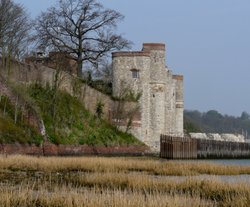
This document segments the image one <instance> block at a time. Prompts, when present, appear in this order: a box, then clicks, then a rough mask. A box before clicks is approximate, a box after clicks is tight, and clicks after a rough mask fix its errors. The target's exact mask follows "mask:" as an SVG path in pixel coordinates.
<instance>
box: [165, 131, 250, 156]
mask: <svg viewBox="0 0 250 207" xmlns="http://www.w3.org/2000/svg"><path fill="white" fill-rule="evenodd" d="M160 157H161V158H168V159H197V158H250V143H239V142H226V141H216V140H204V139H191V138H181V137H172V136H167V135H161V140H160Z"/></svg>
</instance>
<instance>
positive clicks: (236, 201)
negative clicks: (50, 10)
mask: <svg viewBox="0 0 250 207" xmlns="http://www.w3.org/2000/svg"><path fill="white" fill-rule="evenodd" d="M249 168H250V167H243V166H226V165H216V164H212V163H207V162H175V161H161V160H156V159H152V158H106V157H40V158H38V157H29V156H8V157H3V156H2V157H0V195H1V196H0V206H6V207H9V206H14V207H15V206H39V207H44V206H45V207H47V206H52V207H57V206H58V207H59V206H60V207H64V206H69V207H74V206H90V207H92V206H97V207H99V206H146V207H147V206H148V207H149V206H160V207H161V206H170V207H172V206H194V207H195V206H222V207H224V206H225V207H227V206H242V207H248V206H249V203H250V187H249V183H226V182H223V181H221V180H218V179H216V178H215V177H214V176H212V174H215V175H216V174H217V175H218V174H219V175H223V174H224V175H230V174H233V175H235V174H236V175H237V174H242V173H245V174H247V173H249V171H250V169H249ZM200 174H210V175H211V177H208V178H206V179H204V178H202V177H199V178H197V177H194V176H192V175H200ZM166 175H168V176H166ZM169 175H175V176H176V175H177V176H176V177H174V178H173V179H170V177H171V176H170V177H169ZM179 175H188V176H187V177H180V176H179Z"/></svg>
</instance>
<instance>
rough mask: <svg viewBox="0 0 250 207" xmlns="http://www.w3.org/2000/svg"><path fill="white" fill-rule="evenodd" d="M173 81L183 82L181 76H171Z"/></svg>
mask: <svg viewBox="0 0 250 207" xmlns="http://www.w3.org/2000/svg"><path fill="white" fill-rule="evenodd" d="M173 79H174V80H178V81H183V79H184V78H183V75H173Z"/></svg>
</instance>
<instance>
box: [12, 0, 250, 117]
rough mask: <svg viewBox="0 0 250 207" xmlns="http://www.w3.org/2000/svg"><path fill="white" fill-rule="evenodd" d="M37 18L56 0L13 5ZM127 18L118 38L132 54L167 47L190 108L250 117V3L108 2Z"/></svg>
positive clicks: (200, 0)
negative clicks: (129, 44) (149, 46)
mask: <svg viewBox="0 0 250 207" xmlns="http://www.w3.org/2000/svg"><path fill="white" fill-rule="evenodd" d="M14 1H15V2H17V3H21V4H23V6H24V7H25V8H26V9H27V12H28V13H29V14H30V15H31V17H32V18H35V17H36V16H38V15H39V14H40V13H41V11H46V9H47V8H48V7H50V6H52V5H55V4H56V2H57V1H56V0H36V1H34V0H14ZM100 2H101V3H102V4H103V6H104V7H105V8H111V9H114V10H116V11H119V12H120V13H122V14H123V15H124V16H125V19H124V20H123V21H122V22H121V23H119V26H118V31H117V32H118V33H120V34H123V36H124V37H125V38H127V39H129V40H131V41H132V42H133V43H134V44H133V48H132V50H141V47H142V44H143V43H144V42H160V43H165V44H166V46H167V63H166V64H167V66H168V67H169V68H170V69H171V70H173V72H174V73H176V74H183V75H184V91H185V92H184V93H185V109H188V110H199V111H202V112H206V111H208V110H217V111H219V112H220V113H222V114H228V115H234V116H240V115H241V113H242V112H243V111H247V112H249V113H250V93H249V92H250V90H249V89H250V80H249V79H250V1H249V0H188V1H187V0H154V1H152V0H126V1H125V0H105V1H100Z"/></svg>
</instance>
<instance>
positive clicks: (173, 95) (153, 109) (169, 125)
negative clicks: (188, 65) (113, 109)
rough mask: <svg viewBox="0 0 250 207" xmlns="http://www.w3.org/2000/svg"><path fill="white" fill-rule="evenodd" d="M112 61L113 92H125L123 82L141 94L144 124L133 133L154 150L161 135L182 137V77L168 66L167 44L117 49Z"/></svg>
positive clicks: (157, 148)
mask: <svg viewBox="0 0 250 207" xmlns="http://www.w3.org/2000/svg"><path fill="white" fill-rule="evenodd" d="M112 60H113V61H112V63H113V95H114V96H115V95H118V94H120V93H122V89H123V88H122V84H121V83H123V84H126V85H128V86H130V88H131V90H133V91H134V92H140V93H141V94H142V96H141V98H140V101H139V105H140V112H141V127H138V128H136V129H135V128H133V129H132V130H133V131H132V132H133V134H136V135H137V137H138V138H139V139H141V140H142V141H143V142H144V143H146V144H148V145H149V146H150V147H151V149H153V150H155V151H159V147H160V135H161V134H167V135H172V136H183V108H184V107H183V76H177V75H173V74H172V72H171V71H170V70H169V69H168V68H166V48H165V44H161V43H144V44H143V48H142V51H135V52H115V53H113V56H112ZM133 70H136V71H138V73H139V75H138V76H136V77H134V75H133V72H132V71H133Z"/></svg>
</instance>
